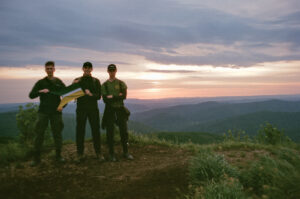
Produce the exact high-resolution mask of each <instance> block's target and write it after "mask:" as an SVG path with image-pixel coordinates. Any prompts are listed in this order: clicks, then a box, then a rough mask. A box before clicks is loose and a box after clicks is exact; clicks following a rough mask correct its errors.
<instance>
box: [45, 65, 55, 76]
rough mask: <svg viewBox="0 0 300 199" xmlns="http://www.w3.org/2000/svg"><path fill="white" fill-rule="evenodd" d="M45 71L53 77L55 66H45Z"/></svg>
mask: <svg viewBox="0 0 300 199" xmlns="http://www.w3.org/2000/svg"><path fill="white" fill-rule="evenodd" d="M45 71H46V73H47V75H48V77H53V74H54V71H55V67H54V66H53V65H49V66H45Z"/></svg>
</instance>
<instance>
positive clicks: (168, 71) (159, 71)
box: [147, 69, 196, 73]
mask: <svg viewBox="0 0 300 199" xmlns="http://www.w3.org/2000/svg"><path fill="white" fill-rule="evenodd" d="M147 72H155V73H193V72H196V71H193V70H155V69H152V70H148V71H147Z"/></svg>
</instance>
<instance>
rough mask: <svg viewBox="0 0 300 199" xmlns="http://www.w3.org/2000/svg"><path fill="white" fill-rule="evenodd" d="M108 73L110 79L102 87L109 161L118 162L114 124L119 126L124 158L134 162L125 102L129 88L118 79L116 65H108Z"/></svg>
mask: <svg viewBox="0 0 300 199" xmlns="http://www.w3.org/2000/svg"><path fill="white" fill-rule="evenodd" d="M107 72H108V74H109V79H108V80H107V81H106V82H105V83H104V84H103V85H102V88H101V92H102V97H103V101H104V103H105V111H104V115H103V120H102V128H104V129H106V135H107V143H108V147H109V159H110V161H116V160H117V159H116V157H115V153H114V124H117V126H119V130H120V137H121V142H122V146H123V157H124V158H126V159H129V160H133V157H132V155H130V154H129V153H128V128H127V120H128V117H129V111H128V110H127V109H126V108H125V106H124V102H123V101H124V100H125V99H126V97H127V86H126V84H125V83H124V82H123V81H121V80H119V79H117V78H116V73H117V67H116V65H114V64H110V65H108V67H107Z"/></svg>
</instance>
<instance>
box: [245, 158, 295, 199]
mask: <svg viewBox="0 0 300 199" xmlns="http://www.w3.org/2000/svg"><path fill="white" fill-rule="evenodd" d="M295 166H297V165H295ZM295 166H294V165H292V164H291V163H290V162H288V161H286V160H284V159H273V158H271V157H267V156H263V157H262V158H261V159H260V160H259V161H257V162H254V163H253V164H252V165H251V167H250V169H249V170H247V171H244V172H243V173H242V175H241V182H242V184H243V185H244V186H245V187H247V188H248V190H251V192H253V193H254V194H256V195H259V196H262V195H265V196H267V197H268V198H299V196H300V193H299V190H298V188H299V186H300V184H299V182H300V175H299V170H298V169H297V168H296V167H295ZM296 196H297V197H296Z"/></svg>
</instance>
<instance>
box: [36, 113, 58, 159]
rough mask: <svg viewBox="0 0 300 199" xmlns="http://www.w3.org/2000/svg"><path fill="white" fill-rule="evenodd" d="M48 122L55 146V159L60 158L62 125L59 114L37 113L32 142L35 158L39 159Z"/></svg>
mask: <svg viewBox="0 0 300 199" xmlns="http://www.w3.org/2000/svg"><path fill="white" fill-rule="evenodd" d="M49 121H50V125H51V130H52V135H53V139H54V144H55V150H56V157H60V154H61V148H62V133H61V132H62V130H63V128H64V123H63V121H62V115H61V114H45V113H38V120H37V123H36V126H35V132H36V137H35V141H34V150H35V158H36V159H40V155H41V149H42V146H43V142H44V135H45V131H46V128H47V127H48V123H49Z"/></svg>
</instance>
